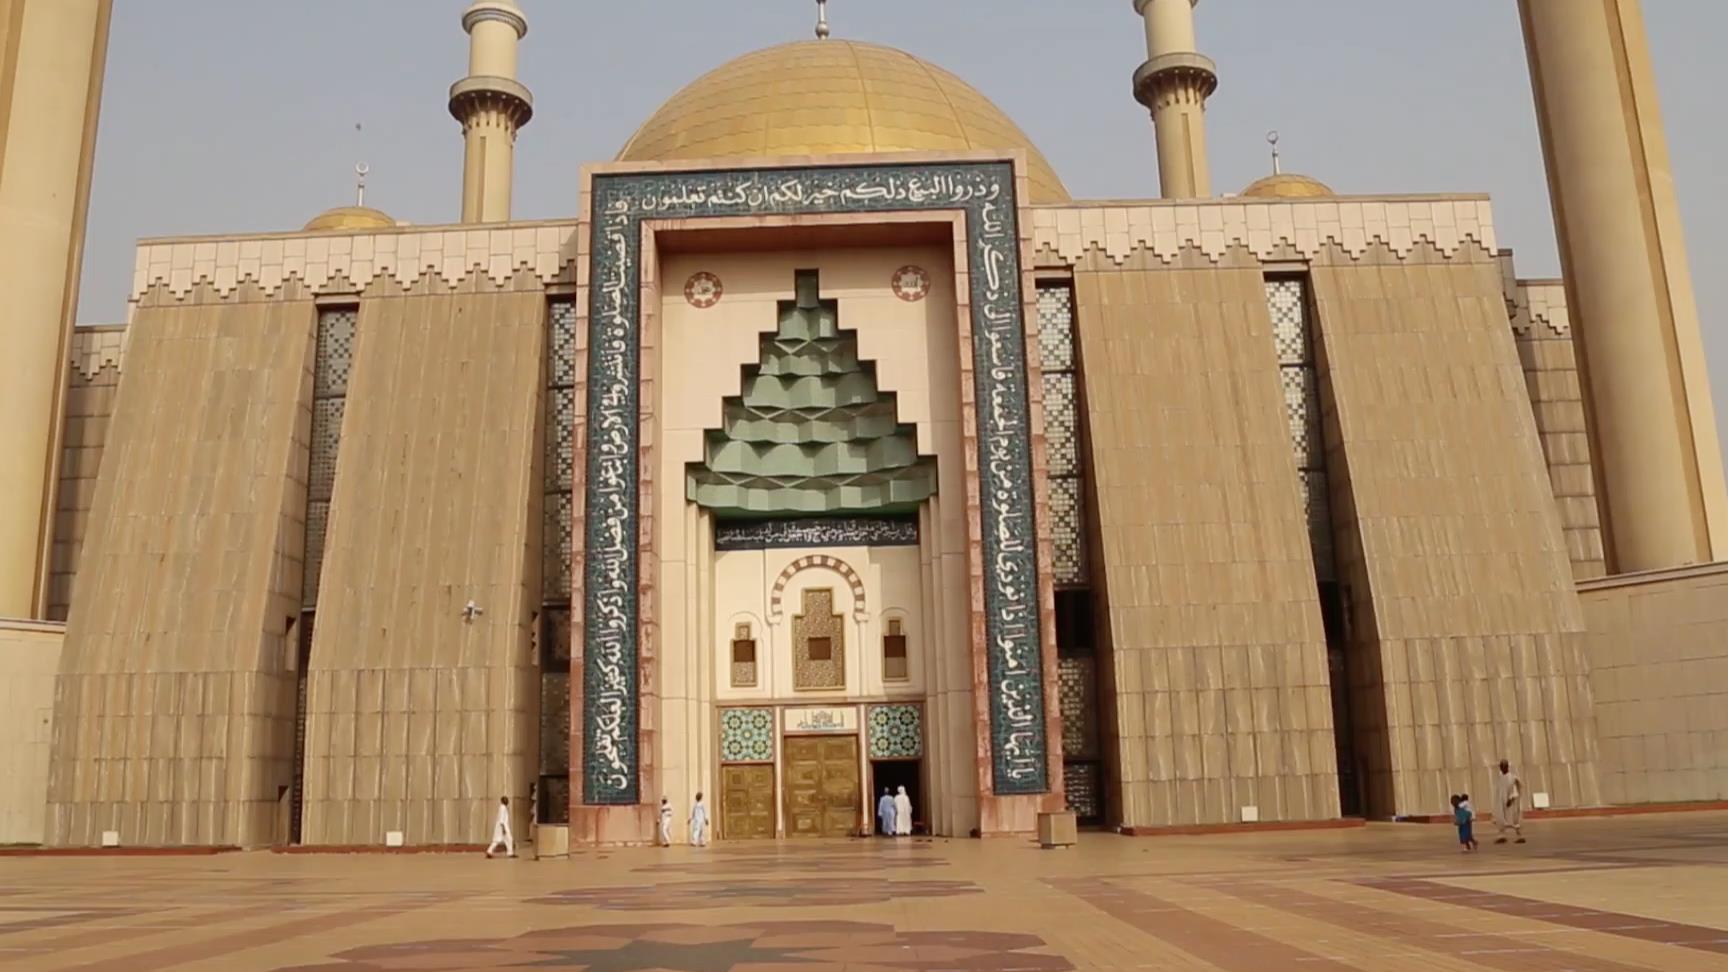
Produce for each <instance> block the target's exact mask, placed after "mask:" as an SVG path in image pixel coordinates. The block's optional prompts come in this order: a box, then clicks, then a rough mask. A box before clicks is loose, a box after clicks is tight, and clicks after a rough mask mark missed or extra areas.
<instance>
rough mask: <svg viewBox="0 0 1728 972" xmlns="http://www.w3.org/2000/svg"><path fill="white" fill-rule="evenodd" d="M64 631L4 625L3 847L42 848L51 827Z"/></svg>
mask: <svg viewBox="0 0 1728 972" xmlns="http://www.w3.org/2000/svg"><path fill="white" fill-rule="evenodd" d="M65 631H66V629H65V628H64V626H62V625H58V624H38V623H34V622H10V621H5V620H0V845H4V844H40V843H41V842H42V835H43V831H44V829H45V827H46V826H47V822H48V743H49V739H50V737H51V736H52V734H53V729H54V675H55V672H57V671H58V670H59V668H60V646H61V641H62V639H63V638H64V636H65Z"/></svg>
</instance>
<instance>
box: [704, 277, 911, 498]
mask: <svg viewBox="0 0 1728 972" xmlns="http://www.w3.org/2000/svg"><path fill="white" fill-rule="evenodd" d="M795 279H796V283H795V289H794V293H795V294H796V299H794V300H783V301H781V302H780V321H779V326H778V327H777V328H776V329H775V330H774V331H772V332H768V333H765V334H764V335H763V337H762V344H761V356H760V358H759V360H758V361H757V363H756V364H754V365H748V366H746V367H745V368H744V379H743V394H742V395H736V396H732V397H729V398H727V399H726V401H725V403H724V405H723V407H722V411H721V427H720V428H718V429H711V430H709V431H708V432H707V434H706V436H705V441H704V443H703V461H702V462H700V463H691V464H690V470H689V487H688V492H689V498H690V501H691V502H693V503H696V504H697V505H699V506H702V507H705V508H707V509H710V510H713V511H714V513H715V514H716V515H718V516H722V517H766V516H832V515H835V514H841V513H868V514H896V513H910V512H913V511H914V510H916V509H917V506H918V504H919V503H921V502H923V501H924V500H926V499H929V498H930V497H931V496H932V495H934V494H935V492H936V461H935V459H934V458H932V457H930V456H920V455H919V454H918V432H917V429H915V428H914V427H913V426H911V425H908V424H903V423H901V422H900V420H899V416H898V414H897V411H896V407H895V398H894V395H893V393H891V392H883V391H882V390H881V389H880V388H879V387H878V386H877V383H876V369H875V366H874V365H873V364H872V363H870V362H865V361H860V360H859V358H858V335H857V332H856V331H847V330H841V328H840V314H839V306H838V302H837V301H834V300H823V299H822V298H821V285H820V279H819V275H818V274H817V272H816V271H814V270H800V271H798V272H797V274H796V278H795Z"/></svg>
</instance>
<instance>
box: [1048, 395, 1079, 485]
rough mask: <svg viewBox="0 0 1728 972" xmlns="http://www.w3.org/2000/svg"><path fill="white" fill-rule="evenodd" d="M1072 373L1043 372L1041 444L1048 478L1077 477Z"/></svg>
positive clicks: (1077, 423) (1077, 434)
mask: <svg viewBox="0 0 1728 972" xmlns="http://www.w3.org/2000/svg"><path fill="white" fill-rule="evenodd" d="M1075 399H1076V394H1075V382H1074V373H1073V372H1072V371H1055V372H1052V371H1046V372H1045V373H1044V444H1045V450H1044V451H1045V456H1046V457H1047V458H1048V460H1049V468H1050V475H1052V476H1078V475H1080V435H1079V425H1080V423H1079V412H1078V410H1077V408H1076V404H1077V403H1076V400H1075Z"/></svg>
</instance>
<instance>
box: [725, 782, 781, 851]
mask: <svg viewBox="0 0 1728 972" xmlns="http://www.w3.org/2000/svg"><path fill="white" fill-rule="evenodd" d="M720 836H722V837H725V838H726V839H728V840H751V839H761V838H772V837H773V836H774V767H773V766H769V765H761V764H758V765H751V766H725V767H722V768H721V770H720Z"/></svg>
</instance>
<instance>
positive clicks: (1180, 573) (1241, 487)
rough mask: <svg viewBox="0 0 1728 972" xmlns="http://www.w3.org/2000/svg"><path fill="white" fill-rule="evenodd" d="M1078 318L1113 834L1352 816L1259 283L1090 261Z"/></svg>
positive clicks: (1257, 277)
mask: <svg viewBox="0 0 1728 972" xmlns="http://www.w3.org/2000/svg"><path fill="white" fill-rule="evenodd" d="M1099 264H1102V265H1101V266H1100V265H1099ZM1075 301H1076V314H1077V318H1078V324H1079V336H1080V350H1081V359H1082V375H1083V390H1084V396H1085V404H1086V412H1087V417H1086V420H1087V422H1088V426H1087V434H1088V436H1089V438H1090V449H1091V476H1092V485H1093V489H1094V491H1095V495H1096V497H1097V504H1096V509H1097V510H1098V529H1099V533H1100V538H1099V539H1100V544H1099V550H1098V553H1099V556H1098V557H1097V558H1096V560H1095V561H1094V563H1095V565H1096V570H1095V576H1096V578H1097V580H1098V582H1099V584H1100V587H1101V588H1102V594H1103V599H1104V602H1105V603H1106V604H1107V605H1108V611H1107V614H1105V615H1104V616H1102V617H1100V619H1099V627H1100V629H1101V634H1102V635H1103V637H1102V639H1101V640H1103V641H1105V642H1106V643H1107V644H1106V647H1107V651H1106V653H1105V658H1106V668H1107V675H1106V684H1113V686H1114V691H1113V692H1111V693H1110V694H1111V695H1112V697H1113V698H1112V703H1111V705H1110V706H1109V707H1107V711H1106V713H1105V716H1106V718H1105V728H1104V735H1105V737H1106V748H1107V749H1108V750H1109V751H1111V752H1113V753H1114V754H1115V762H1116V770H1117V774H1118V780H1117V783H1116V785H1115V786H1114V787H1113V789H1114V790H1115V791H1116V792H1114V793H1112V797H1111V807H1112V816H1113V820H1112V822H1120V823H1122V824H1124V825H1127V826H1161V825H1170V824H1196V823H1229V822H1235V821H1238V820H1240V819H1242V808H1243V807H1246V806H1252V807H1257V808H1258V811H1259V818H1260V819H1261V820H1267V821H1270V820H1304V819H1322V818H1329V817H1335V816H1337V814H1338V779H1337V772H1336V757H1335V754H1334V750H1333V737H1332V712H1331V703H1330V697H1329V695H1328V689H1327V685H1328V680H1327V675H1326V649H1325V635H1324V632H1323V630H1322V627H1321V620H1320V608H1319V603H1318V600H1317V596H1316V588H1315V580H1314V564H1313V560H1312V556H1311V554H1310V552H1309V544H1308V532H1307V525H1306V520H1305V518H1304V513H1303V507H1302V497H1301V493H1300V489H1299V487H1298V482H1297V476H1296V467H1295V460H1294V457H1293V455H1292V453H1291V449H1290V433H1289V426H1288V420H1287V419H1286V417H1285V411H1284V401H1283V398H1282V395H1281V392H1280V386H1279V376H1278V362H1277V358H1276V356H1275V353H1274V345H1273V339H1272V323H1271V319H1270V316H1269V313H1268V310H1267V304H1266V291H1265V287H1264V284H1263V282H1262V275H1261V272H1260V270H1259V268H1258V265H1257V264H1256V263H1255V262H1254V261H1253V260H1252V259H1251V258H1248V257H1246V256H1245V255H1241V254H1238V255H1236V256H1235V257H1234V265H1233V266H1229V268H1218V267H1215V266H1214V265H1213V264H1212V263H1211V262H1210V261H1208V260H1207V259H1205V258H1204V257H1201V256H1200V255H1198V254H1190V255H1188V256H1186V257H1184V258H1183V259H1182V260H1180V261H1178V264H1177V266H1174V267H1168V268H1167V267H1165V266H1164V265H1163V264H1162V263H1161V262H1160V261H1158V260H1156V259H1153V258H1149V257H1148V256H1147V255H1141V256H1137V257H1135V258H1132V259H1130V260H1128V261H1127V262H1126V264H1125V265H1124V266H1123V268H1122V269H1116V268H1114V267H1113V266H1112V265H1111V264H1110V263H1107V262H1104V261H1101V260H1095V261H1093V262H1089V263H1088V264H1083V265H1082V266H1081V267H1080V268H1078V269H1077V271H1076V273H1075Z"/></svg>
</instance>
